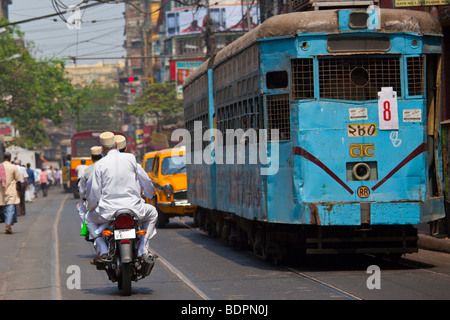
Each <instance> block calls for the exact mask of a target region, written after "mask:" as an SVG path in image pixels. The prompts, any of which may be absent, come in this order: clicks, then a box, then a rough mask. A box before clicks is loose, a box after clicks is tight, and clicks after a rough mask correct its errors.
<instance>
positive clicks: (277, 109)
mask: <svg viewBox="0 0 450 320" xmlns="http://www.w3.org/2000/svg"><path fill="white" fill-rule="evenodd" d="M290 119H291V117H290V112H289V95H288V94H281V95H273V96H267V129H268V130H267V131H268V141H276V137H273V136H272V130H271V129H275V130H278V140H280V141H282V140H290V139H291V126H290Z"/></svg>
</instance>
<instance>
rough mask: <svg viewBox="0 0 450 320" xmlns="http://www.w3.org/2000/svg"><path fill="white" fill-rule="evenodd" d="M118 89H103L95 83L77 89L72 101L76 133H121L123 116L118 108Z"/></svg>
mask: <svg viewBox="0 0 450 320" xmlns="http://www.w3.org/2000/svg"><path fill="white" fill-rule="evenodd" d="M118 96H119V89H118V88H103V87H101V86H100V85H98V84H96V83H95V82H93V83H91V84H90V85H89V86H87V87H83V88H77V89H76V90H75V93H74V99H73V101H72V108H71V112H72V118H73V122H74V128H75V130H76V131H84V130H109V131H114V130H117V131H120V124H121V120H122V119H121V115H120V114H119V113H118V110H117V107H116V99H117V97H118Z"/></svg>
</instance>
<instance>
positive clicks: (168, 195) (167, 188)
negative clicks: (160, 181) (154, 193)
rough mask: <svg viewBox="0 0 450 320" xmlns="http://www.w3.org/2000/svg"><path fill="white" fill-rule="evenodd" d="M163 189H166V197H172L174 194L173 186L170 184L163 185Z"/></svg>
mask: <svg viewBox="0 0 450 320" xmlns="http://www.w3.org/2000/svg"><path fill="white" fill-rule="evenodd" d="M163 191H164V193H165V195H166V197H170V196H171V195H172V194H173V187H172V186H171V185H170V184H166V185H165V186H164V187H163Z"/></svg>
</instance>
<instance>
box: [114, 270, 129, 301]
mask: <svg viewBox="0 0 450 320" xmlns="http://www.w3.org/2000/svg"><path fill="white" fill-rule="evenodd" d="M121 267H122V270H121V271H122V272H121V277H120V279H119V281H118V284H117V285H118V287H119V289H120V290H122V294H123V295H124V296H129V295H131V265H130V263H123V264H122V266H121Z"/></svg>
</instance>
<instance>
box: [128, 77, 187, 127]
mask: <svg viewBox="0 0 450 320" xmlns="http://www.w3.org/2000/svg"><path fill="white" fill-rule="evenodd" d="M181 101H182V100H179V99H177V92H176V87H175V84H174V83H173V82H169V83H154V84H151V85H149V86H148V87H147V88H146V89H145V90H144V91H143V93H142V95H140V96H139V97H138V98H137V99H136V103H135V104H134V105H131V106H128V107H127V108H126V111H127V112H128V113H129V114H133V115H136V116H144V115H148V116H153V117H155V118H156V121H157V124H158V129H160V128H159V127H160V125H161V123H167V122H170V121H171V120H172V119H173V118H174V117H175V115H176V114H177V113H179V112H180V111H181V110H182V109H183V106H182V103H181Z"/></svg>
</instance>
